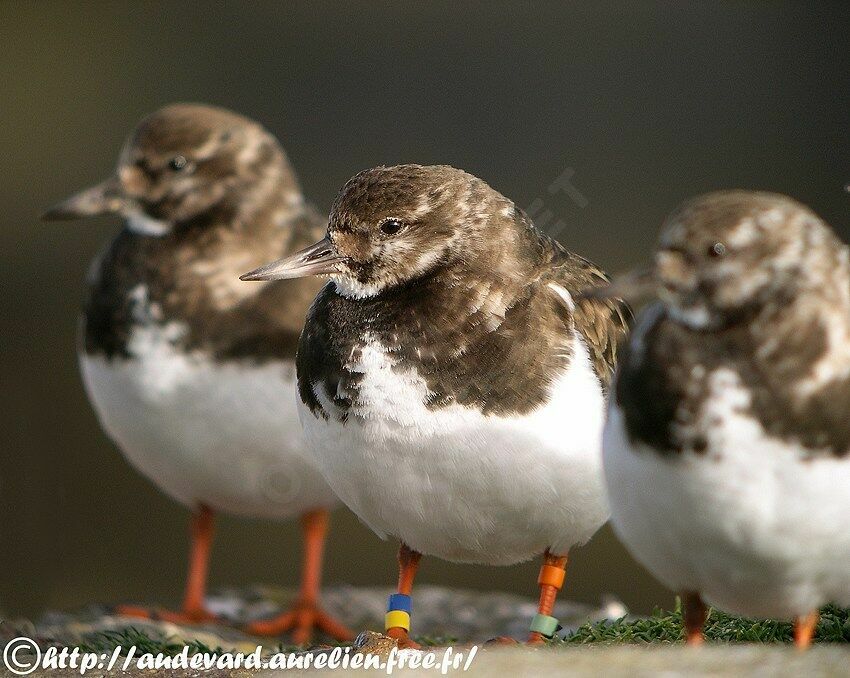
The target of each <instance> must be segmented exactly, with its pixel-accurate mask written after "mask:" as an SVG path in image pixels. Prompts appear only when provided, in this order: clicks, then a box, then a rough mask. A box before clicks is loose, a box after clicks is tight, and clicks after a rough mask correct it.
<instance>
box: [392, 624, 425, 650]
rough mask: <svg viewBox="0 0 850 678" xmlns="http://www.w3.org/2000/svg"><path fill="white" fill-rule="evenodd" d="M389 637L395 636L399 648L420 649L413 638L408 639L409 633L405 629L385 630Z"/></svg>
mask: <svg viewBox="0 0 850 678" xmlns="http://www.w3.org/2000/svg"><path fill="white" fill-rule="evenodd" d="M386 635H388V636H389V637H390V638H395V639H396V640H397V641H398V649H399V650H421V649H422V646H421V645H420V644H419V643H417V642H416V641H414V640H411V639H410V635H409V634H408V633H407V631H406V630H405V629H402V628H398V627H396V628H392V629H389V630H388V631H387V632H386Z"/></svg>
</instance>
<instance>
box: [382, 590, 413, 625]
mask: <svg viewBox="0 0 850 678" xmlns="http://www.w3.org/2000/svg"><path fill="white" fill-rule="evenodd" d="M412 611H413V601H412V600H411V598H410V596H408V595H406V594H404V593H393V594H391V595H390V598H389V600H388V601H387V614H386V616H385V617H384V630H385V631H389V630H390V629H395V628H400V629H404V630H405V631H410V613H411V612H412Z"/></svg>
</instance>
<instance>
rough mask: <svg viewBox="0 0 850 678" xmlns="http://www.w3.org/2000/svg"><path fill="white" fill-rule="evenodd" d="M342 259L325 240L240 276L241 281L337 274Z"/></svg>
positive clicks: (327, 240)
mask: <svg viewBox="0 0 850 678" xmlns="http://www.w3.org/2000/svg"><path fill="white" fill-rule="evenodd" d="M340 261H342V257H338V256H336V254H334V251H333V243H331V241H330V239H329V238H323V239H322V240H320V241H319V242H317V243H316V244H315V245H310V247H307V248H306V249H303V250H301V251H300V252H296V253H295V254H293V255H292V256H289V257H284V258H283V259H278V260H277V261H273V262H272V263H270V264H266V265H265V266H260V268H258V269H255V270H253V271H251V272H250V273H246V274H245V275H242V276H239V279H240V280H286V279H288V278H305V277H307V276H309V275H329V274H331V273H336V271H337V268H336V265H337V263H339V262H340Z"/></svg>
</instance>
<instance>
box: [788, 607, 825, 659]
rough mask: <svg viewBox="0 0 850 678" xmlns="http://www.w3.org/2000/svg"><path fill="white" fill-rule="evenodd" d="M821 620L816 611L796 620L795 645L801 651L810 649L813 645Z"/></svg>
mask: <svg viewBox="0 0 850 678" xmlns="http://www.w3.org/2000/svg"><path fill="white" fill-rule="evenodd" d="M819 619H820V614H819V613H818V612H817V611H815V612H809V614H807V615H804V616H802V617H797V618H796V619H795V620H794V645H796V646H797V647H798V648H800V649H801V650H805V649H808V648H809V646H810V645H811V644H812V638H814V636H815V630H816V629H817V627H818V620H819Z"/></svg>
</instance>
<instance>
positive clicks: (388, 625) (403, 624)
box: [384, 610, 410, 631]
mask: <svg viewBox="0 0 850 678" xmlns="http://www.w3.org/2000/svg"><path fill="white" fill-rule="evenodd" d="M390 629H404V630H405V631H410V615H409V614H408V613H407V612H405V611H404V610H392V611H390V612H387V614H386V616H385V617H384V630H385V631H389V630H390Z"/></svg>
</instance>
